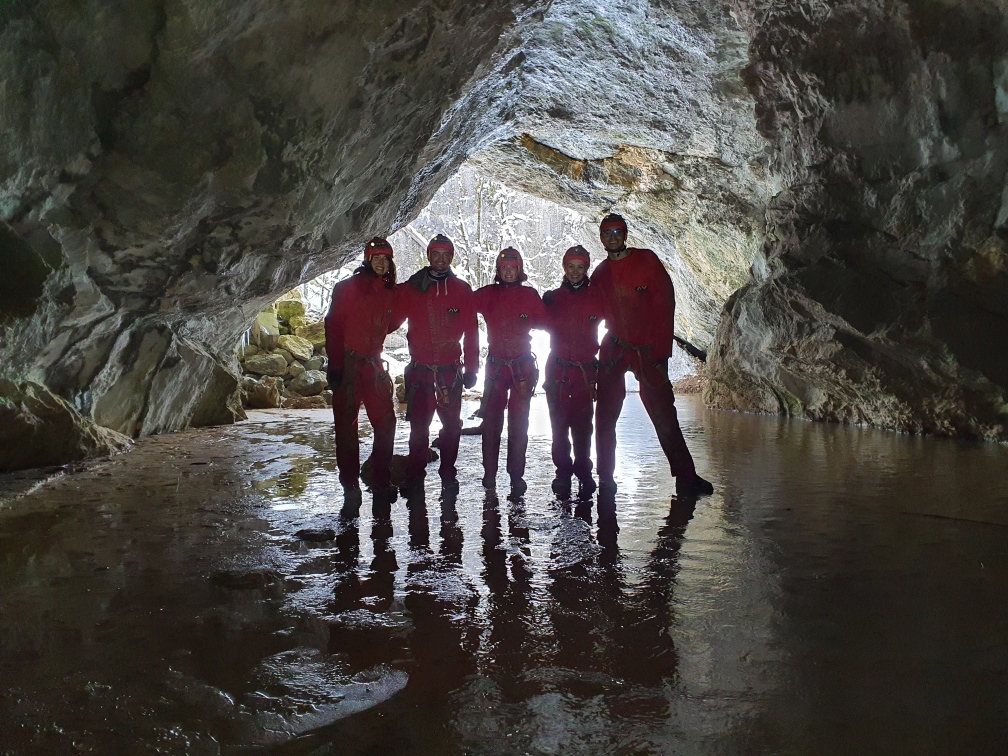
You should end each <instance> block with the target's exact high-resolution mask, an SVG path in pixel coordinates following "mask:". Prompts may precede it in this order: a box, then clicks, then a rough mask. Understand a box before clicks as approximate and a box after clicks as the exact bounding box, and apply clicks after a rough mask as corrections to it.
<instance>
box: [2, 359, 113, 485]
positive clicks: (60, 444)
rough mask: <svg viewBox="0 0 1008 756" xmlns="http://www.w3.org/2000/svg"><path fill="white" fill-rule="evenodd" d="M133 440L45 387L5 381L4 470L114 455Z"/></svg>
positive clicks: (3, 415)
mask: <svg viewBox="0 0 1008 756" xmlns="http://www.w3.org/2000/svg"><path fill="white" fill-rule="evenodd" d="M130 443H131V442H130V439H129V438H127V437H126V436H124V435H122V434H120V433H116V432H115V431H112V430H109V429H108V428H102V427H101V426H98V425H95V424H94V422H92V421H91V420H90V419H89V418H87V417H85V416H84V415H82V414H81V413H80V412H79V411H78V410H77V408H76V407H74V406H73V405H72V404H70V403H69V402H67V401H65V400H64V399H61V398H60V397H58V396H56V395H55V394H53V393H52V392H51V391H49V389H47V388H46V387H45V386H42V385H40V384H38V383H32V382H30V381H24V382H15V381H10V380H5V379H0V472H8V471H10V470H22V469H25V468H28V467H47V466H49V465H61V464H64V463H66V462H71V461H74V460H78V459H83V458H85V457H90V456H95V455H102V454H112V453H114V452H118V451H122V450H124V449H126V448H128V447H129V446H130Z"/></svg>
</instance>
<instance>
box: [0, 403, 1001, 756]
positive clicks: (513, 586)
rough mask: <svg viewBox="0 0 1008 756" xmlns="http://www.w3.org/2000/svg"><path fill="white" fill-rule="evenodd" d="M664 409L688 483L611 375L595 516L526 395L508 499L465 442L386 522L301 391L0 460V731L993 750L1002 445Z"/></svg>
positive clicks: (391, 742)
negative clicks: (161, 432) (120, 450)
mask: <svg viewBox="0 0 1008 756" xmlns="http://www.w3.org/2000/svg"><path fill="white" fill-rule="evenodd" d="M470 404H471V403H470ZM678 404H679V408H680V417H681V419H682V423H683V427H684V432H685V434H686V438H687V440H688V442H689V443H690V446H691V448H692V450H693V452H694V455H695V456H696V459H697V464H698V468H699V469H700V470H701V472H703V473H704V474H705V475H707V476H708V477H710V478H711V479H712V480H713V481H714V484H715V486H716V493H715V494H714V495H713V496H711V497H708V498H705V499H702V500H701V501H700V502H699V503H698V504H697V505H696V506H695V507H694V506H691V505H687V504H683V503H674V502H673V503H670V499H669V495H670V492H671V491H672V490H673V482H672V480H671V479H670V478H669V477H668V470H667V468H666V466H665V463H664V461H663V460H662V458H661V453H660V450H659V449H658V447H657V443H656V440H655V438H654V436H653V434H652V433H651V432H650V429H649V426H648V424H647V419H646V416H645V415H644V414H643V410H642V408H641V407H640V404H639V400H638V398H637V396H636V395H633V394H631V395H630V396H628V398H627V403H626V407H625V410H624V416H623V418H622V420H621V425H620V428H619V432H620V447H619V458H618V469H617V474H618V481H619V486H620V487H619V492H618V494H617V496H616V499H615V518H613V517H612V516H611V511H612V508H611V507H607V506H604V505H603V506H600V505H599V502H598V501H597V500H595V501H593V502H592V503H591V506H590V507H587V506H583V505H581V506H579V505H578V504H577V503H576V502H559V501H557V500H556V499H555V498H554V497H553V496H552V495H551V494H550V492H549V485H550V479H551V477H552V467H551V465H550V464H549V462H548V447H549V440H548V419H547V418H546V415H545V406H544V402H543V400H542V397H541V396H540V397H538V398H536V399H535V400H534V404H533V414H532V427H531V440H530V447H529V470H528V475H527V479H528V483H529V489H528V492H527V493H526V494H525V496H524V497H522V498H520V499H509V498H507V496H506V494H507V490H506V477H505V476H504V475H502V476H501V478H500V480H499V485H500V495H499V497H495V496H486V495H485V494H484V492H483V490H482V488H480V487H479V486H478V484H477V481H478V477H479V476H478V474H473V472H474V471H478V470H479V458H480V456H479V454H480V452H479V439H478V438H470V437H465V438H463V439H462V450H461V457H460V463H461V464H460V469H461V470H462V471H463V474H462V475H461V476H460V478H461V486H460V490H459V492H458V496H457V498H455V499H454V500H453V499H451V498H449V499H445V498H443V497H442V495H441V492H440V485H439V481H438V478H437V475H436V472H434V470H435V468H434V467H431V475H430V477H428V480H427V485H426V488H425V491H424V495H423V496H422V497H419V498H416V499H415V500H414V501H413V502H412V503H411V505H410V507H408V508H407V507H406V506H405V503H404V501H403V500H402V499H400V500H399V501H398V502H397V503H396V504H395V505H393V508H392V517H391V521H389V522H376V521H375V520H374V519H373V518H372V516H371V512H370V497H369V496H368V495H367V494H366V493H365V496H364V505H363V507H362V509H361V516H360V517H359V518H355V519H352V520H347V519H341V517H340V515H339V509H340V507H341V506H342V503H343V502H342V493H341V487H340V485H339V483H338V480H337V476H336V471H335V465H334V462H333V449H332V428H331V419H330V415H329V413H328V412H327V411H318V412H297V413H291V412H286V411H272V412H261V413H252V414H251V415H250V420H249V421H248V422H244V423H239V424H237V425H232V426H224V427H220V428H212V429H202V430H190V431H185V432H182V433H178V434H173V435H170V436H158V437H154V438H148V439H143V440H141V441H139V442H138V443H137V445H136V450H135V451H134V452H133V453H132V454H130V455H125V456H122V457H118V458H114V459H112V460H109V461H106V462H102V463H92V464H90V465H89V466H87V467H85V468H83V469H79V470H77V471H68V472H65V473H64V474H62V475H61V476H59V477H56V478H51V479H46V478H43V479H40V481H39V485H38V486H37V487H36V488H35V489H34V490H29V491H28V492H26V491H25V489H23V488H20V487H18V486H13V487H12V488H13V489H16V490H11V489H10V488H8V487H7V482H8V480H9V479H8V478H3V479H0V481H2V482H0V486H2V488H0V581H2V584H3V586H4V590H3V591H2V592H0V617H3V621H2V622H0V680H2V688H0V695H2V696H3V704H2V705H0V732H3V733H4V742H3V745H4V749H5V750H7V751H10V752H13V753H17V754H21V753H25V754H27V753H39V752H51V753H59V752H67V751H71V750H74V749H79V750H85V751H88V750H90V751H96V752H103V753H109V752H128V753H153V752H159V751H160V752H164V751H168V752H186V753H218V752H221V751H224V752H230V751H234V750H235V749H236V748H239V747H249V746H252V747H266V748H275V747H280V746H283V748H284V750H283V752H290V753H310V752H321V753H329V752H335V751H338V752H340V753H374V752H408V753H514V752H532V753H548V752H559V751H564V752H571V753H612V752H644V753H668V752H680V751H681V752H687V753H698V752H701V753H710V752H718V753H723V752H727V753H740V752H746V753H751V752H760V753H766V752H773V753H782V752H783V753H810V752H821V751H822V750H823V747H824V746H823V744H829V746H828V748H827V750H832V751H835V752H863V751H866V750H867V751H874V752H890V753H893V752H943V753H949V752H971V753H993V752H997V751H998V750H999V748H1000V744H1001V743H1003V742H1004V739H1005V737H1006V736H1008V725H1006V722H1005V719H1004V717H1003V716H1002V714H1003V711H1004V709H1005V706H1006V705H1008V698H1006V696H1008V694H1006V692H1005V689H1004V685H1003V678H1004V671H1005V669H1008V654H1006V651H1005V647H1004V644H1003V639H1004V637H1005V635H1006V633H1008V609H1006V605H1005V603H1004V601H1003V600H1001V599H1002V597H1003V596H1004V595H1005V594H1006V592H1008V559H1006V557H1005V551H1004V548H1003V543H1004V535H1005V533H1006V532H1008V531H1006V528H1008V494H1006V491H1005V488H1004V482H1003V471H1004V469H1005V467H1006V463H1008V450H1006V449H1005V448H1004V447H1003V446H999V445H992V444H979V443H969V442H957V441H948V440H941V439H922V438H919V437H910V436H904V435H897V434H893V433H886V432H881V431H875V430H867V429H858V428H850V427H844V426H840V425H835V424H813V423H807V422H802V421H797V420H788V419H780V418H770V417H763V416H756V415H742V414H734V413H724V412H718V411H711V410H706V409H705V408H704V407H703V405H702V404H701V403H700V402H699V401H698V400H697V399H696V398H694V397H680V399H679V402H678ZM470 408H471V407H470ZM362 430H363V435H364V438H363V440H362V446H363V447H364V454H366V453H367V452H366V450H367V446H368V443H369V439H368V438H367V436H368V431H369V429H368V427H367V425H366V423H363V424H362ZM404 430H405V427H404V426H403V425H402V424H400V427H399V434H398V436H397V452H400V453H401V452H402V451H403V450H404V449H403V445H404V440H405V437H406V436H405V433H404V432H403V431H404ZM327 530H328V531H331V532H332V534H333V535H334V539H333V540H331V541H329V540H326V541H304V540H302V538H303V537H304V535H305V533H325V531H327ZM299 533H300V534H301V535H300V536H299V535H298V534H299ZM325 534H326V535H327V536H328V533H325ZM963 722H969V726H968V727H964V726H963Z"/></svg>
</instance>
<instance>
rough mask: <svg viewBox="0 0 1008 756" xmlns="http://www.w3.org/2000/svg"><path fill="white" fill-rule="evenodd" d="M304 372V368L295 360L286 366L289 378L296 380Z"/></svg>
mask: <svg viewBox="0 0 1008 756" xmlns="http://www.w3.org/2000/svg"><path fill="white" fill-rule="evenodd" d="M304 371H305V366H304V365H302V364H301V363H300V362H298V361H297V360H294V361H293V362H292V363H291V364H290V365H288V366H287V375H289V376H290V377H291V378H297V377H298V376H299V375H301V374H302V373H303V372H304Z"/></svg>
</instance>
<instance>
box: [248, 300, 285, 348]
mask: <svg viewBox="0 0 1008 756" xmlns="http://www.w3.org/2000/svg"><path fill="white" fill-rule="evenodd" d="M251 330H252V333H251V336H250V340H251V342H252V344H254V345H255V346H258V347H260V348H262V349H269V348H271V347H272V346H274V345H275V344H276V339H277V337H278V336H279V335H280V323H279V322H278V321H277V316H276V310H274V309H273V308H272V307H269V308H267V309H265V310H263V311H262V312H260V313H259V314H258V315H256V317H255V321H254V322H253V323H252V329H251Z"/></svg>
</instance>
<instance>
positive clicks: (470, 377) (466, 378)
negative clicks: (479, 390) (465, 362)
mask: <svg viewBox="0 0 1008 756" xmlns="http://www.w3.org/2000/svg"><path fill="white" fill-rule="evenodd" d="M462 385H463V386H465V387H466V388H467V389H471V388H472V387H473V386H475V385H476V373H468V372H467V373H466V374H465V375H463V376H462Z"/></svg>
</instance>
